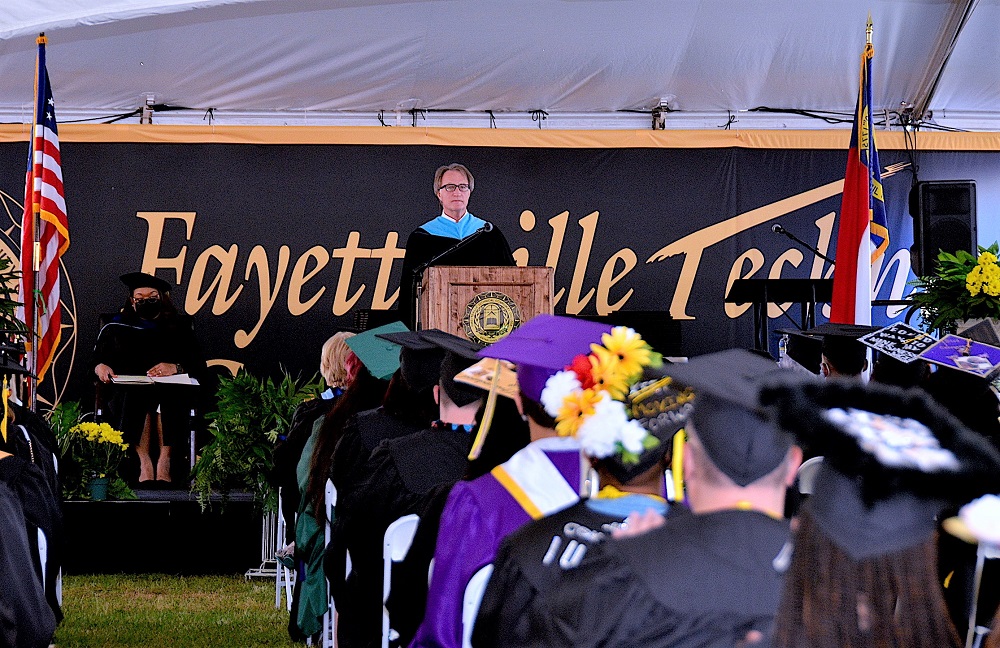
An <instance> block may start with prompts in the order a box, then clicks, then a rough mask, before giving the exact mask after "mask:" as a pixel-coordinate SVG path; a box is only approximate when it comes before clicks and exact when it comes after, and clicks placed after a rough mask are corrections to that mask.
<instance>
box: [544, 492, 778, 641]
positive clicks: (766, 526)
mask: <svg viewBox="0 0 1000 648" xmlns="http://www.w3.org/2000/svg"><path fill="white" fill-rule="evenodd" d="M788 543H789V527H788V521H787V520H775V519H773V518H771V517H768V516H767V515H765V514H763V513H759V512H756V511H737V510H727V511H720V512H717V513H710V514H706V515H687V516H683V517H679V518H677V519H676V520H671V521H669V522H667V524H665V525H664V526H662V527H660V528H658V529H654V530H653V531H650V532H648V533H645V534H643V535H640V536H636V537H634V538H629V539H625V540H614V541H611V542H606V543H604V544H603V545H601V546H600V547H598V548H595V549H594V550H592V551H591V552H590V553H591V555H590V556H589V557H587V558H585V559H584V560H583V563H582V564H581V565H580V567H578V568H576V569H571V570H568V571H567V572H566V573H565V574H564V575H563V578H562V579H561V582H560V584H559V587H558V588H556V589H554V590H552V591H551V592H549V593H548V594H543V595H542V596H540V597H539V599H540V601H539V602H540V606H539V608H538V609H539V610H542V613H540V615H539V617H538V618H536V619H533V622H535V623H537V624H538V627H540V628H542V630H541V631H540V632H539V633H538V634H537V635H535V636H532V637H531V638H530V641H528V642H527V643H526V644H525V645H536V646H574V647H578V648H586V647H597V646H604V647H611V646H643V647H646V648H655V647H658V646H662V647H664V648H666V647H667V646H669V647H670V648H723V647H725V648H733V646H735V645H736V643H737V642H738V641H740V640H742V639H743V638H744V637H745V636H746V634H747V633H748V632H749V631H751V630H758V631H760V632H762V633H763V634H764V635H765V636H769V634H770V631H771V627H772V625H773V622H774V615H775V612H776V611H777V608H778V601H779V598H780V595H781V587H782V574H781V573H779V571H778V570H777V569H776V568H775V565H774V562H775V559H776V558H777V557H778V556H779V554H782V551H783V550H785V551H788V550H789V549H790V548H789V549H786V547H785V546H786V544H788Z"/></svg>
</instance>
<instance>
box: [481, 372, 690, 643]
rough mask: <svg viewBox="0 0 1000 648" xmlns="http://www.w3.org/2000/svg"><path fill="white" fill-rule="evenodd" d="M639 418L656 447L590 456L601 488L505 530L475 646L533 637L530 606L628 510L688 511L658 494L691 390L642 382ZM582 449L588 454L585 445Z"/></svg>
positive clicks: (635, 512)
mask: <svg viewBox="0 0 1000 648" xmlns="http://www.w3.org/2000/svg"><path fill="white" fill-rule="evenodd" d="M633 390H634V391H635V392H636V393H638V391H642V392H644V393H643V398H642V412H643V415H642V416H638V417H636V419H635V420H639V421H640V424H641V425H642V426H643V427H644V428H646V429H647V430H648V431H649V433H650V434H651V435H652V436H653V437H655V438H656V440H657V442H658V443H657V445H655V446H652V447H650V448H648V449H646V450H645V451H644V452H643V453H641V454H640V455H639V456H638V457H637V458H635V460H630V461H626V460H625V458H624V456H623V455H621V454H618V453H616V454H613V455H611V456H609V457H606V458H601V459H596V458H593V457H591V463H592V465H593V466H594V468H595V470H596V471H597V474H598V477H599V483H600V484H601V488H600V490H599V491H598V492H597V493H596V494H595V495H594V496H592V497H591V498H589V499H586V500H581V501H580V502H578V503H576V504H574V505H573V506H570V507H569V508H567V509H563V510H562V511H559V512H556V513H553V514H552V515H549V516H546V517H544V518H542V519H540V520H536V521H534V522H531V523H529V524H527V525H525V526H524V527H522V528H521V529H519V530H517V531H515V532H514V533H512V534H510V535H509V536H507V538H506V539H505V540H504V541H503V543H501V545H500V549H499V551H497V557H496V560H495V561H494V568H493V574H492V575H491V576H490V580H489V584H488V586H487V587H486V591H485V593H484V595H483V599H482V603H481V604H480V607H479V615H478V617H477V618H476V622H475V627H474V629H473V633H472V645H473V646H475V648H483V647H493V646H524V645H526V644H527V643H529V642H530V639H531V637H532V635H533V634H534V631H533V624H534V623H537V621H534V620H533V619H535V618H537V615H538V614H539V609H538V606H537V605H535V603H536V601H537V599H538V597H539V595H540V594H541V593H544V592H547V591H549V590H551V589H552V588H553V587H556V586H557V585H558V583H559V579H560V578H561V577H562V574H563V573H564V572H565V570H567V569H570V568H571V567H573V566H575V565H578V564H580V562H581V561H582V560H583V559H584V557H586V555H587V553H588V552H589V551H590V548H591V547H593V546H596V545H599V544H601V543H603V542H605V541H606V540H607V539H609V538H610V537H612V534H613V533H615V532H616V530H618V529H620V528H621V527H622V526H623V524H624V523H625V521H626V519H627V518H628V517H629V516H630V515H645V514H647V513H648V512H650V511H652V512H654V513H658V514H660V515H667V516H668V517H674V516H676V515H684V514H687V508H685V507H684V505H683V504H672V505H668V503H667V501H666V499H664V498H663V491H664V482H663V480H664V473H665V470H666V468H667V466H668V465H669V463H670V459H671V448H672V439H673V436H674V434H675V433H677V432H678V430H680V429H681V428H682V427H683V425H684V422H685V421H686V420H687V415H688V413H689V412H690V410H691V399H692V398H693V395H692V394H691V391H690V390H683V391H680V392H679V391H677V390H675V389H674V388H672V387H671V386H670V379H669V378H661V379H660V380H640V381H639V382H638V383H637V384H636V385H634V386H633ZM584 454H588V451H587V449H586V448H585V449H584Z"/></svg>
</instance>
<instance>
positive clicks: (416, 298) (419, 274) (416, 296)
mask: <svg viewBox="0 0 1000 648" xmlns="http://www.w3.org/2000/svg"><path fill="white" fill-rule="evenodd" d="M492 230H493V225H492V223H486V224H485V225H483V226H482V227H480V228H479V229H477V230H476V231H475V232H473V233H472V234H469V235H468V236H466V237H465V238H464V239H460V240H459V241H458V243H456V244H455V245H452V246H451V247H449V248H448V249H446V250H445V251H443V252H441V253H440V254H437V255H435V256H433V257H431V259H430V260H429V261H424V262H423V263H421V264H420V265H418V266H417V267H416V268H414V269H413V283H412V284H411V286H410V295H411V297H412V298H413V322H414V326H413V330H415V331H419V330H420V324H421V321H420V293H421V285H420V284H421V283H423V276H424V270H426V269H427V268H429V267H431V266H432V265H434V264H435V263H437V262H438V261H439V260H440V259H442V258H443V257H446V256H448V255H449V254H451V253H452V252H455V251H457V250H460V249H461V248H463V247H465V246H466V245H467V244H469V243H471V242H472V241H473V239H476V238H478V237H480V236H481V235H483V234H485V233H486V232H489V231H492Z"/></svg>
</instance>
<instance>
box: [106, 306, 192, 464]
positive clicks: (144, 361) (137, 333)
mask: <svg viewBox="0 0 1000 648" xmlns="http://www.w3.org/2000/svg"><path fill="white" fill-rule="evenodd" d="M162 317H163V319H162V320H161V319H157V320H154V321H152V322H150V321H147V320H143V319H141V318H139V316H138V315H136V314H135V313H134V312H132V311H130V310H124V311H122V312H121V313H119V314H118V315H116V316H115V318H114V319H113V320H112V321H111V322H109V323H108V324H105V325H104V327H102V328H101V331H100V333H98V335H97V343H96V344H95V346H94V356H93V359H92V362H91V365H90V366H91V370H93V368H94V367H96V366H97V365H99V364H106V365H108V366H109V367H111V368H112V369H113V370H114V371H115V373H116V374H118V375H141V376H144V375H146V372H147V371H149V370H150V369H151V368H152V367H153V366H155V365H157V364H159V363H160V362H169V363H171V364H179V365H181V367H182V368H183V370H184V372H185V373H189V374H191V375H192V376H193V377H195V378H197V379H198V380H199V382H201V381H203V379H204V377H205V375H206V374H207V367H206V365H205V359H204V357H203V355H202V352H201V347H200V345H199V344H198V339H197V338H196V337H195V334H194V321H193V320H192V319H191V318H190V317H189V316H187V315H185V314H183V313H178V314H176V315H172V316H169V317H168V316H162ZM98 390H99V393H100V400H102V401H103V402H105V403H107V411H105V412H104V419H105V420H106V421H107V422H108V423H110V424H111V425H112V426H114V427H115V428H116V429H119V430H121V431H122V434H123V435H124V437H125V441H126V442H127V443H129V444H130V445H133V446H134V445H135V444H136V443H138V441H139V437H140V436H141V435H142V428H143V422H144V421H145V418H146V414H148V413H151V412H155V411H156V409H157V407H159V408H160V413H161V416H162V418H163V429H164V433H165V435H166V437H165V439H164V442H165V443H166V444H169V445H177V444H181V445H185V444H184V443H183V435H184V433H186V432H187V431H188V428H189V424H188V414H189V412H190V410H191V407H192V405H193V404H194V403H196V402H197V401H198V398H199V394H198V392H197V388H192V387H190V386H188V385H169V384H156V385H114V384H108V385H105V384H103V383H100V384H99V385H98Z"/></svg>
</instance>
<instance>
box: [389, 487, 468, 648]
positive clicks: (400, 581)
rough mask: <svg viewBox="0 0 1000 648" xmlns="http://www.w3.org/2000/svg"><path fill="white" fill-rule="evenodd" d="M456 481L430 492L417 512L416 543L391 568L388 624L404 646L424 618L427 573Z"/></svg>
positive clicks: (408, 642) (414, 541)
mask: <svg viewBox="0 0 1000 648" xmlns="http://www.w3.org/2000/svg"><path fill="white" fill-rule="evenodd" d="M454 485H455V484H441V485H440V486H436V487H434V488H433V489H432V490H431V491H430V492H429V493H428V494H427V497H426V498H425V500H424V504H423V509H422V510H420V511H418V512H417V515H419V516H420V522H419V523H418V524H417V531H416V533H414V534H413V544H411V545H410V550H409V551H407V552H406V558H404V559H403V561H402V562H400V563H399V564H398V565H396V566H395V567H393V569H392V584H391V587H390V589H389V600H388V601H386V603H385V607H386V609H387V610H389V625H390V627H392V629H393V630H395V631H396V632H398V633H399V645H401V646H408V645H410V642H411V641H412V640H413V637H414V635H416V634H417V628H419V627H420V623H421V622H422V621H423V620H424V612H425V611H426V610H427V589H428V576H429V573H430V569H431V560H433V559H434V549H435V548H436V547H437V538H438V530H439V529H440V527H441V514H442V513H444V506H445V504H447V503H448V494H449V493H450V492H451V489H452V487H453V486H454Z"/></svg>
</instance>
